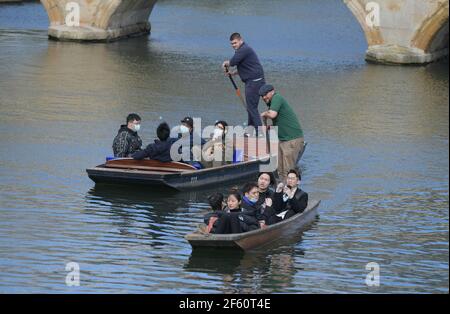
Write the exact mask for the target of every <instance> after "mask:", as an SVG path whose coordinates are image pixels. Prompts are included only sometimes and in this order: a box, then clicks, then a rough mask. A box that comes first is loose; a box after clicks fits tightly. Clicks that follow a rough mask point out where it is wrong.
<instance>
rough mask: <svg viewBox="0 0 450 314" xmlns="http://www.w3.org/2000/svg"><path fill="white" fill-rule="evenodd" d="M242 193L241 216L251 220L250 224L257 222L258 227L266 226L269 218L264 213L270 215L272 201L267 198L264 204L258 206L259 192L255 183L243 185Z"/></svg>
mask: <svg viewBox="0 0 450 314" xmlns="http://www.w3.org/2000/svg"><path fill="white" fill-rule="evenodd" d="M242 192H243V193H244V197H243V198H242V209H243V211H242V212H243V214H245V215H247V216H249V217H251V218H252V223H250V225H252V224H254V220H255V219H256V220H257V223H258V227H260V228H264V227H265V226H266V219H267V218H269V216H267V214H266V213H271V209H272V208H271V206H272V199H270V198H268V199H265V200H264V203H262V204H259V203H258V200H259V190H258V185H257V184H256V183H253V182H250V183H247V184H245V185H244V187H243V190H242Z"/></svg>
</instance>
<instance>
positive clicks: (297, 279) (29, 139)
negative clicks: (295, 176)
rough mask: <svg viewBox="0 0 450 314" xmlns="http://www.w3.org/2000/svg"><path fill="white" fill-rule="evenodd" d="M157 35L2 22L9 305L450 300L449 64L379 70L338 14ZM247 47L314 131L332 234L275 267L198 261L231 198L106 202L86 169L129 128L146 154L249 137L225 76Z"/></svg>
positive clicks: (244, 259)
mask: <svg viewBox="0 0 450 314" xmlns="http://www.w3.org/2000/svg"><path fill="white" fill-rule="evenodd" d="M150 20H151V22H152V34H151V35H150V36H149V37H143V38H136V39H130V40H124V41H119V42H115V43H110V44H78V43H62V42H53V41H48V40H47V33H46V29H47V26H48V18H47V15H46V13H45V11H44V9H43V7H42V6H41V5H40V4H39V3H27V4H24V5H0V121H1V123H0V131H1V132H0V145H1V146H0V147H1V149H0V292H1V293H35V292H42V293H55V292H56V293H80V292H82V293H94V292H101V293H235V292H241V293H273V292H276V293H279V292H281V293H299V292H300V293H448V287H449V283H448V260H449V253H448V240H449V236H448V234H449V233H448V231H449V230H448V217H449V197H448V195H449V194H448V191H449V188H448V183H449V177H448V171H449V153H448V149H449V133H448V132H449V115H448V109H449V106H448V100H449V99H448V98H449V89H448V77H449V75H448V63H435V64H431V65H428V66H422V67H390V66H380V65H370V64H367V63H365V62H364V52H365V49H366V42H365V38H364V36H363V33H362V31H361V29H360V27H359V25H358V23H357V22H356V19H355V18H354V17H353V16H352V15H351V13H350V11H349V10H348V9H347V8H346V6H345V5H344V4H343V2H342V1H337V0H336V1H325V0H320V1H317V0H314V1H312V0H311V1H307V0H304V1H298V0H283V1H270V0H264V1H250V0H239V1H238V0H232V1H220V2H218V1H211V0H210V1H207V0H200V1H199V0H195V1H193V0H190V1H175V0H173V1H160V2H158V3H157V4H156V6H155V8H154V10H153V12H152V15H151V17H150ZM234 31H239V32H241V33H242V34H243V35H244V36H245V38H246V40H247V42H248V43H249V44H250V45H251V46H253V47H254V48H255V50H256V51H257V53H258V54H259V56H260V59H261V61H262V63H263V66H264V67H265V71H266V76H267V81H268V82H270V83H272V84H274V85H275V86H276V88H277V89H278V90H279V92H280V93H281V94H282V95H283V96H285V98H286V99H287V100H288V101H289V102H290V104H291V105H292V107H294V108H295V111H296V112H297V114H298V115H299V117H300V121H301V124H302V126H303V128H304V131H305V138H306V141H307V142H308V143H309V144H308V147H307V150H306V152H305V154H304V156H303V159H302V161H301V164H300V166H301V168H302V171H303V181H302V185H303V189H304V190H306V191H307V192H308V193H309V194H310V197H311V198H315V199H321V200H322V203H321V205H320V208H319V213H320V216H319V218H318V219H317V221H316V222H315V223H314V224H313V225H312V227H311V228H310V229H309V230H307V231H306V232H305V233H303V234H300V235H298V236H295V237H293V238H287V239H283V240H282V241H278V242H277V243H274V244H270V245H269V246H268V247H265V248H262V249H258V250H255V251H251V252H247V253H244V254H230V253H223V252H212V251H211V252H206V253H204V252H203V253H201V254H197V253H195V254H194V253H192V250H191V247H190V245H189V244H188V243H187V242H186V241H185V240H184V238H183V236H184V235H185V234H187V233H189V232H191V231H192V230H194V229H195V227H196V225H197V224H198V223H200V222H201V220H202V216H203V214H204V213H205V212H206V210H207V205H206V203H205V202H206V196H207V195H208V194H209V193H211V192H212V191H213V190H201V191H195V192H190V193H169V192H161V191H152V190H151V189H148V188H147V189H145V188H144V189H134V188H126V187H108V186H95V184H94V183H93V182H92V181H91V180H90V179H89V178H88V177H87V175H86V172H85V169H86V168H88V167H92V166H95V165H97V164H100V163H102V162H103V161H104V158H105V156H106V155H110V154H111V143H112V139H113V137H114V136H115V134H116V132H117V129H118V127H119V124H121V123H122V121H123V120H124V118H125V116H126V115H127V114H128V113H129V112H138V113H139V114H140V115H141V116H142V117H143V129H142V132H141V136H142V138H143V140H144V142H145V143H148V142H149V141H151V140H152V139H153V138H154V136H155V128H156V125H157V123H159V121H160V119H164V120H166V121H168V122H169V124H171V125H175V124H176V123H177V122H178V121H179V120H180V119H181V118H182V117H184V116H186V115H192V116H196V117H201V118H202V119H203V121H202V122H203V123H205V124H207V123H211V122H214V121H215V120H217V119H224V120H226V121H228V122H229V123H230V124H234V125H237V124H242V123H243V122H244V121H246V115H245V113H244V112H243V111H242V109H241V107H240V104H239V101H238V99H237V98H236V96H235V95H234V91H233V89H232V86H231V84H230V83H229V81H228V80H227V79H226V77H224V75H223V73H222V72H221V69H220V64H221V62H222V61H223V60H224V59H226V58H229V57H231V56H232V54H233V51H232V49H231V47H230V46H229V42H228V37H229V35H230V34H231V33H232V32H234ZM263 108H264V106H263V104H262V103H261V104H260V110H262V109H263ZM227 188H228V187H220V188H217V190H220V191H226V189H227ZM69 262H75V263H78V265H79V267H80V286H68V285H66V276H67V275H68V273H69V271H66V269H65V267H66V264H67V263H69ZM370 262H376V263H378V265H379V267H380V285H379V286H378V287H377V286H367V285H366V282H365V279H366V276H367V274H368V273H369V270H366V265H367V264H368V263H370Z"/></svg>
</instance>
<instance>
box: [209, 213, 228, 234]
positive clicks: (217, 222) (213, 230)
mask: <svg viewBox="0 0 450 314" xmlns="http://www.w3.org/2000/svg"><path fill="white" fill-rule="evenodd" d="M224 214H226V213H225V212H224V211H223V210H215V211H213V212H210V213H207V214H206V215H205V216H204V217H203V222H204V223H205V225H209V219H211V218H212V217H217V218H220V217H222V215H224ZM218 224H219V220H218V219H217V220H216V221H215V222H214V224H213V227H212V229H211V233H216V231H217V227H218Z"/></svg>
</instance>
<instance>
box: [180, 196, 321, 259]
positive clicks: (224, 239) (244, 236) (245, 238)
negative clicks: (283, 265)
mask: <svg viewBox="0 0 450 314" xmlns="http://www.w3.org/2000/svg"><path fill="white" fill-rule="evenodd" d="M319 204H320V201H318V200H310V201H309V202H308V206H307V207H306V209H305V210H304V211H303V212H302V213H299V214H297V215H294V216H292V217H290V218H288V219H286V220H283V221H281V222H279V223H276V224H274V225H270V226H267V227H266V228H263V229H257V230H252V231H249V232H244V233H234V234H212V233H208V232H206V225H205V224H201V225H199V227H198V229H197V230H196V231H194V232H193V233H190V234H188V235H186V236H185V239H186V240H187V241H188V242H189V243H190V244H191V246H192V248H193V249H198V248H207V247H209V248H235V249H240V250H244V251H247V250H250V249H254V248H256V247H259V246H263V245H265V244H268V243H270V242H272V241H275V240H277V239H279V238H280V237H282V236H288V235H290V234H293V233H298V232H301V231H304V230H305V229H306V227H307V226H309V225H310V224H311V223H312V222H314V221H315V218H316V216H317V211H318V209H317V208H318V207H319Z"/></svg>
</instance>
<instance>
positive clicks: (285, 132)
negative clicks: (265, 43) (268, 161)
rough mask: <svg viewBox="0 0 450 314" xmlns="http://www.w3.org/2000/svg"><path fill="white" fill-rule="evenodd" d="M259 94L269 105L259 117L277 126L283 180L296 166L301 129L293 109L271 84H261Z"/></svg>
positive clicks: (302, 147) (300, 149)
mask: <svg viewBox="0 0 450 314" xmlns="http://www.w3.org/2000/svg"><path fill="white" fill-rule="evenodd" d="M259 95H260V96H261V97H262V98H263V100H264V102H265V103H266V104H267V106H268V107H269V108H268V110H267V111H265V112H263V113H262V114H261V117H262V118H263V119H264V118H269V119H272V121H273V125H274V126H276V127H278V139H279V141H280V142H279V145H278V175H279V177H280V179H281V182H284V181H285V180H286V176H287V173H288V171H289V170H291V169H295V168H297V165H296V163H297V158H298V156H299V155H301V154H302V153H303V149H304V147H305V141H304V138H303V130H302V127H301V126H300V122H299V121H298V118H297V115H296V114H295V112H294V110H292V108H291V106H289V104H288V102H287V101H286V100H285V99H284V98H283V97H282V96H281V95H280V94H278V93H276V92H275V89H274V87H273V86H272V85H269V84H266V85H264V86H262V87H261V89H260V90H259Z"/></svg>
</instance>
